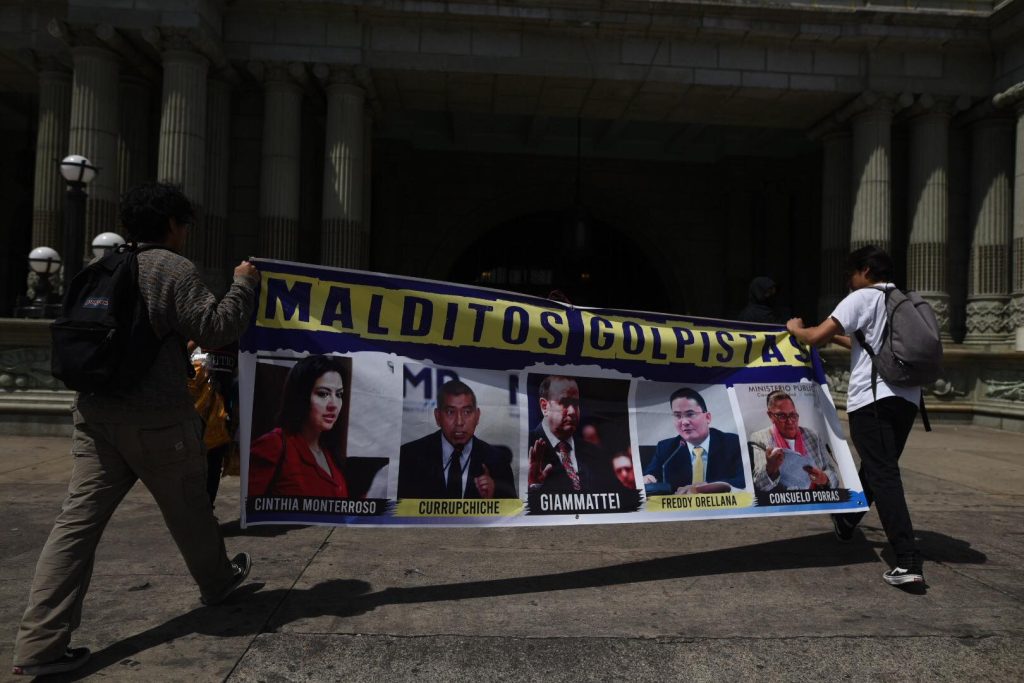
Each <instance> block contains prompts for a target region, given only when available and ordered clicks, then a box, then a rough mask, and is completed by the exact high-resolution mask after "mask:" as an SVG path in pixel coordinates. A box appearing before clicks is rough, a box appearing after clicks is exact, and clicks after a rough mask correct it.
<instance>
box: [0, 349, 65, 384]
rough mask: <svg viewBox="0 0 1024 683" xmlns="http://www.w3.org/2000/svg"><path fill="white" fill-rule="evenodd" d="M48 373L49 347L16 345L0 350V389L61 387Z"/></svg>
mask: <svg viewBox="0 0 1024 683" xmlns="http://www.w3.org/2000/svg"><path fill="white" fill-rule="evenodd" d="M63 388H64V385H63V384H61V383H60V381H59V380H57V379H54V377H53V375H51V374H50V349H49V347H34V348H33V347H18V348H8V349H2V350H0V391H4V392H12V391H27V390H30V389H63Z"/></svg>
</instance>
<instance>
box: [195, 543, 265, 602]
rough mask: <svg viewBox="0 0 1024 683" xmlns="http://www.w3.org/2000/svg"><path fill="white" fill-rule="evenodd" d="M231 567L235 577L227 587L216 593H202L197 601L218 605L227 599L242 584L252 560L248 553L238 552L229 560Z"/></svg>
mask: <svg viewBox="0 0 1024 683" xmlns="http://www.w3.org/2000/svg"><path fill="white" fill-rule="evenodd" d="M231 569H232V571H234V573H235V578H234V579H232V580H231V583H229V584H228V586H227V588H225V589H224V590H222V591H221V592H220V593H218V594H217V595H204V596H202V597H201V598H199V601H200V602H202V603H203V604H204V605H219V604H220V603H222V602H224V601H225V600H227V599H228V598H229V597H230V596H231V594H232V593H234V592H235V589H236V588H238V587H239V586H241V585H242V582H243V581H245V578H246V577H247V576H249V570H250V569H252V560H251V559H249V553H238V554H237V555H235V557H234V558H233V559H232V560H231Z"/></svg>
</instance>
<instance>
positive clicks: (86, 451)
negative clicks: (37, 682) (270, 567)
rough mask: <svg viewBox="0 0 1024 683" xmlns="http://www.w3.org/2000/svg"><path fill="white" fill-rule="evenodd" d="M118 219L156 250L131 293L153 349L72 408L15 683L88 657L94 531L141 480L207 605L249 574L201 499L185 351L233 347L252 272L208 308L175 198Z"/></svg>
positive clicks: (154, 192)
mask: <svg viewBox="0 0 1024 683" xmlns="http://www.w3.org/2000/svg"><path fill="white" fill-rule="evenodd" d="M120 214H121V221H122V224H123V225H124V228H125V231H126V233H127V237H128V239H129V241H132V242H145V243H150V244H155V245H158V246H159V248H152V249H148V250H145V251H140V252H139V254H138V288H139V291H140V293H141V295H142V299H143V301H144V303H145V308H146V310H147V313H148V316H149V321H150V324H151V326H152V328H153V330H154V332H155V334H156V335H157V337H158V338H160V340H161V343H160V348H159V352H158V355H157V357H156V360H155V361H154V362H153V364H152V365H151V366H150V367H149V369H148V371H146V372H145V373H144V374H142V375H141V376H139V377H138V380H137V383H136V384H135V385H133V386H131V387H130V388H128V389H125V390H117V391H114V392H111V393H92V394H87V393H79V394H77V395H76V396H75V400H74V403H73V411H72V417H73V421H74V432H73V434H72V443H71V453H72V455H73V456H74V468H73V470H72V473H71V481H70V483H69V484H68V492H67V497H66V498H65V499H64V503H63V505H62V508H61V512H60V513H59V514H58V516H57V519H56V521H55V522H54V525H53V529H52V530H51V531H50V535H49V538H47V540H46V544H45V545H44V546H43V550H42V552H41V553H40V556H39V561H38V563H37V564H36V570H35V576H34V578H33V580H32V590H31V593H30V595H29V603H28V608H27V609H26V610H25V614H24V616H23V617H22V620H21V625H20V627H19V629H18V635H17V638H16V640H15V644H14V669H13V673H15V674H20V675H30V676H41V675H45V674H52V673H59V672H65V671H71V670H74V669H76V668H78V667H80V666H81V665H82V664H84V663H85V661H86V660H87V659H88V656H89V650H88V648H84V647H78V648H71V647H69V642H70V639H71V633H72V632H73V631H74V630H75V629H76V628H77V627H78V626H79V623H80V620H81V614H82V603H83V601H84V599H85V594H86V590H87V589H88V587H89V581H90V579H91V577H92V568H93V562H94V559H95V555H96V546H97V544H98V543H99V540H100V536H101V535H102V533H103V529H104V528H105V527H106V525H107V522H108V521H109V520H110V517H111V515H112V514H113V513H114V510H115V509H116V508H117V506H118V505H119V504H120V502H121V500H122V499H123V498H124V496H125V494H127V493H128V491H129V490H130V489H131V488H132V486H133V485H134V484H135V482H136V481H137V480H139V479H141V480H142V482H143V484H145V485H146V488H147V489H149V491H150V492H151V493H152V494H153V498H154V499H155V500H156V503H157V505H158V506H159V507H160V511H161V512H162V513H163V517H164V521H165V523H166V524H167V528H168V530H169V531H170V532H171V535H172V536H173V537H174V540H175V542H176V543H177V545H178V549H179V551H180V552H181V554H182V557H183V558H184V560H185V563H186V565H187V566H188V569H189V572H190V573H191V574H192V577H193V579H194V580H195V581H196V583H197V584H198V586H199V590H200V594H201V599H202V602H203V603H204V604H207V605H214V604H217V603H220V602H222V601H224V600H225V599H226V598H227V597H228V596H229V595H231V593H232V592H234V590H235V589H236V588H237V587H238V586H239V585H241V583H242V582H243V581H244V580H245V578H246V576H248V574H249V570H250V567H251V562H250V559H249V556H248V555H247V554H246V553H239V554H238V555H236V556H235V557H234V559H228V556H227V554H226V551H225V548H224V540H223V537H222V536H221V533H220V527H219V526H218V523H217V519H216V517H214V515H213V509H212V506H211V505H210V500H209V498H208V496H207V493H206V471H207V464H206V457H205V454H204V452H203V443H202V424H201V421H200V418H199V416H198V415H197V414H196V412H195V409H194V407H193V404H192V398H191V396H190V395H189V392H188V387H187V379H188V375H187V370H188V368H189V367H190V363H189V358H188V354H187V351H186V343H187V341H188V340H189V339H194V340H196V341H197V342H198V343H200V344H202V345H204V346H207V345H208V346H221V345H223V344H227V343H229V342H231V341H233V340H235V339H237V338H238V336H239V335H240V334H241V332H242V330H243V329H245V326H246V325H247V324H248V322H249V316H250V314H251V312H252V308H253V305H254V302H255V295H256V287H257V285H258V283H259V272H258V271H257V270H256V268H255V267H254V266H253V265H252V264H251V263H249V262H248V261H243V262H242V263H241V264H239V265H238V266H237V267H236V268H235V270H234V281H233V283H232V284H231V286H230V287H229V288H228V291H227V293H226V294H225V295H224V297H223V298H222V299H221V300H220V301H218V300H217V298H216V297H215V296H214V295H213V294H212V293H211V292H210V290H209V289H208V288H207V287H206V285H205V284H204V283H203V281H202V279H201V278H200V277H199V273H198V272H197V270H196V267H195V265H194V264H193V263H192V262H191V261H189V260H188V259H186V258H185V257H184V256H181V254H180V252H181V250H182V248H183V247H184V245H185V242H186V239H187V238H188V236H189V231H190V229H191V226H192V224H193V222H194V220H195V218H194V212H193V208H192V204H191V203H190V202H189V200H188V198H186V197H185V195H184V194H182V193H181V191H180V190H178V189H177V188H176V187H173V186H171V185H166V184H162V183H146V184H143V185H140V186H137V187H134V188H132V189H131V190H129V191H128V192H127V193H125V195H124V197H123V198H122V200H121V206H120Z"/></svg>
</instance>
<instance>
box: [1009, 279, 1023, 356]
mask: <svg viewBox="0 0 1024 683" xmlns="http://www.w3.org/2000/svg"><path fill="white" fill-rule="evenodd" d="M1007 320H1008V327H1009V330H1008V331H1009V333H1010V343H1011V344H1014V345H1015V348H1016V349H1017V350H1018V351H1024V348H1022V347H1021V344H1024V337H1022V334H1024V333H1022V330H1024V292H1014V293H1013V297H1012V298H1011V299H1010V307H1009V313H1008V314H1007Z"/></svg>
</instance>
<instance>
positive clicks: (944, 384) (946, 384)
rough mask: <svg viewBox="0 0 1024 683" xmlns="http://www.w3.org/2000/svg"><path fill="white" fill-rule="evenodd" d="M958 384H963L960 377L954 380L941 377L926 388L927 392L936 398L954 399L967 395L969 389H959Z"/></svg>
mask: <svg viewBox="0 0 1024 683" xmlns="http://www.w3.org/2000/svg"><path fill="white" fill-rule="evenodd" d="M957 384H962V382H961V380H960V379H959V378H958V379H955V380H954V379H952V378H946V377H940V378H939V379H937V380H935V382H933V383H932V385H931V386H929V387H925V389H924V390H925V393H926V394H928V395H930V396H934V397H935V398H939V399H943V400H946V401H952V400H954V399H958V398H962V397H964V396H966V395H967V391H966V390H961V389H958V388H957V386H956V385H957Z"/></svg>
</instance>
